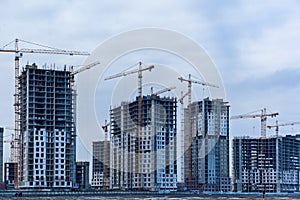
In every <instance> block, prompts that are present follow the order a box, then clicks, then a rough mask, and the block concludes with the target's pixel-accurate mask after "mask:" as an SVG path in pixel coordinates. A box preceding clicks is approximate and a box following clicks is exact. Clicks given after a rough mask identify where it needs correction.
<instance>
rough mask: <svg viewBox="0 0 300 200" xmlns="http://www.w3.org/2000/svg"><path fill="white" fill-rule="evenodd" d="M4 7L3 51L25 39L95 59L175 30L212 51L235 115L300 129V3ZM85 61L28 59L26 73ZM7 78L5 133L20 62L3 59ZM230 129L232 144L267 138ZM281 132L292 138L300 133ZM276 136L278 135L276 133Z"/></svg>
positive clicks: (253, 123)
mask: <svg viewBox="0 0 300 200" xmlns="http://www.w3.org/2000/svg"><path fill="white" fill-rule="evenodd" d="M0 2H1V7H0V20H1V23H0V36H1V37H0V47H2V46H4V45H5V44H7V43H9V42H10V41H13V40H14V39H15V38H21V39H23V40H27V41H31V42H36V43H40V44H45V45H49V46H52V47H56V48H60V49H68V50H82V51H89V52H91V51H92V50H93V49H95V48H96V47H97V45H98V44H100V43H102V42H103V41H104V40H106V39H108V38H110V37H112V36H114V35H117V34H119V33H122V32H124V31H130V30H133V29H137V28H144V27H158V28H164V29H170V30H174V31H177V32H179V33H181V34H183V35H186V36H187V37H190V38H191V39H193V40H194V41H196V42H197V43H198V44H199V45H201V46H202V47H203V48H204V49H205V50H206V51H207V53H208V55H209V56H210V57H211V59H212V60H213V61H214V63H215V64H216V66H217V68H218V70H219V72H220V74H221V77H222V79H223V82H224V85H225V89H226V94H227V101H229V103H230V105H231V114H232V115H236V114H244V113H248V112H251V111H255V110H259V109H261V108H263V107H266V108H267V110H268V111H269V112H279V114H280V115H279V117H278V120H279V121H280V122H292V121H300V110H299V102H300V93H299V87H300V79H299V77H300V67H299V66H300V42H299V41H300V12H299V10H300V2H299V1H298V0H281V1H279V0H264V1H261V0H252V1H246V0H239V1H238V0H236V1H235V0H231V1H221V0H219V1H217V0H201V1H200V0H199V1H198V0H190V1H188V0H162V1H142V0H139V1H138V0H126V1H121V0H119V1H116V0H102V1H96V0H93V1H82V0H69V1H61V0H51V1H38V0H26V1H21V0H20V1H16V0H1V1H0ZM9 47H13V46H9ZM9 47H7V48H9ZM24 47H29V48H30V47H31V46H25V45H24ZM84 61H85V58H84V57H73V58H69V57H64V56H51V55H46V56H45V55H44V56H41V55H24V57H23V58H22V60H21V65H25V64H26V63H27V62H30V63H32V62H37V64H38V65H43V64H44V63H48V64H53V63H55V64H56V65H57V66H59V65H64V64H67V65H80V64H83V63H84ZM0 70H1V73H0V85H1V87H0V94H1V95H0V97H1V104H0V125H1V126H12V125H13V119H14V117H13V116H14V115H13V92H14V78H13V76H14V55H13V54H5V53H1V54H0ZM269 122H270V123H274V120H273V121H272V120H270V121H269ZM230 126H231V132H230V134H231V136H235V135H256V136H257V135H259V132H260V122H259V119H249V120H234V121H231V124H230ZM281 130H282V133H284V134H286V133H297V132H299V130H300V126H294V127H285V128H281ZM8 134H9V132H6V135H8ZM268 134H274V130H272V131H268ZM6 139H7V138H6Z"/></svg>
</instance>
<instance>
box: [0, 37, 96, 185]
mask: <svg viewBox="0 0 300 200" xmlns="http://www.w3.org/2000/svg"><path fill="white" fill-rule="evenodd" d="M19 42H24V43H27V44H30V45H35V46H39V48H37V49H29V48H21V49H19ZM12 43H14V47H15V48H14V49H5V48H2V49H0V53H15V59H14V61H15V72H14V73H15V91H14V112H15V127H14V131H15V133H14V136H13V143H14V148H13V149H11V151H12V152H13V153H12V155H13V156H12V158H11V159H12V160H13V162H15V163H18V161H19V160H20V153H21V152H20V144H19V135H20V128H19V123H20V95H19V94H20V92H19V88H20V87H19V76H20V58H22V56H23V53H25V54H27V53H30V54H31V53H34V54H35V53H37V54H60V55H69V56H74V55H81V56H88V55H90V54H89V53H88V52H83V51H68V50H62V49H57V48H53V47H49V46H45V45H41V44H37V43H34V42H29V41H25V40H21V39H15V40H14V41H12V42H10V43H9V44H7V45H5V46H4V47H7V46H8V45H10V44H12ZM16 166H17V165H16ZM16 185H18V183H16Z"/></svg>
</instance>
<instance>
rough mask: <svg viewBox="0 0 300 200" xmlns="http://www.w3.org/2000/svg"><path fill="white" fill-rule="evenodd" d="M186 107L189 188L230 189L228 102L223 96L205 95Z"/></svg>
mask: <svg viewBox="0 0 300 200" xmlns="http://www.w3.org/2000/svg"><path fill="white" fill-rule="evenodd" d="M187 110H188V112H191V115H190V116H191V117H190V116H189V114H188V112H187V114H186V115H185V121H187V122H186V123H185V124H187V125H188V127H187V129H186V130H185V135H187V138H191V141H190V144H188V143H186V144H185V145H188V146H186V147H185V151H186V152H185V160H184V161H185V165H184V167H185V169H184V170H185V172H184V174H185V178H184V180H185V183H186V186H187V187H188V189H190V190H200V191H224V192H225V191H231V180H230V176H229V106H228V105H227V103H226V102H223V100H220V99H216V100H209V99H204V100H203V101H199V102H194V103H192V104H191V105H189V106H188V109H187ZM190 118H191V120H189V119H190ZM189 123H190V124H189ZM189 127H191V128H189ZM190 130H191V131H190ZM189 147H190V148H189ZM188 160H190V161H188ZM186 161H187V162H186Z"/></svg>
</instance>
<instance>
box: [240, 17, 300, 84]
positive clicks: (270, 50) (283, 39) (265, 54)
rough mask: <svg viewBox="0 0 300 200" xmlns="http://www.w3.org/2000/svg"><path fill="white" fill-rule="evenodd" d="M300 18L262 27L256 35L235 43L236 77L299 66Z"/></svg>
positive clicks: (259, 74)
mask: <svg viewBox="0 0 300 200" xmlns="http://www.w3.org/2000/svg"><path fill="white" fill-rule="evenodd" d="M298 41H300V21H287V22H286V23H285V24H283V25H281V26H278V27H275V28H271V29H267V30H265V31H264V32H263V33H262V35H261V37H260V38H255V39H253V40H251V39H245V40H244V41H242V42H240V43H239V45H240V46H239V50H240V58H239V59H240V65H241V66H240V68H239V75H240V78H246V77H251V76H258V77H261V76H266V75H269V74H271V73H274V72H276V71H279V70H282V69H286V68H299V67H300V57H299V55H300V43H299V42H298Z"/></svg>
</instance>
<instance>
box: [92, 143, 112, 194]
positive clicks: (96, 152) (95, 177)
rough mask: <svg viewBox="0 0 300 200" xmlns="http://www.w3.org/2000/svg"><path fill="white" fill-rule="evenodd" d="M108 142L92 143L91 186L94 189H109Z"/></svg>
mask: <svg viewBox="0 0 300 200" xmlns="http://www.w3.org/2000/svg"><path fill="white" fill-rule="evenodd" d="M109 172H110V141H96V142H93V167H92V182H91V186H92V187H93V188H96V189H109V180H110V178H109V176H110V173H109Z"/></svg>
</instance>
